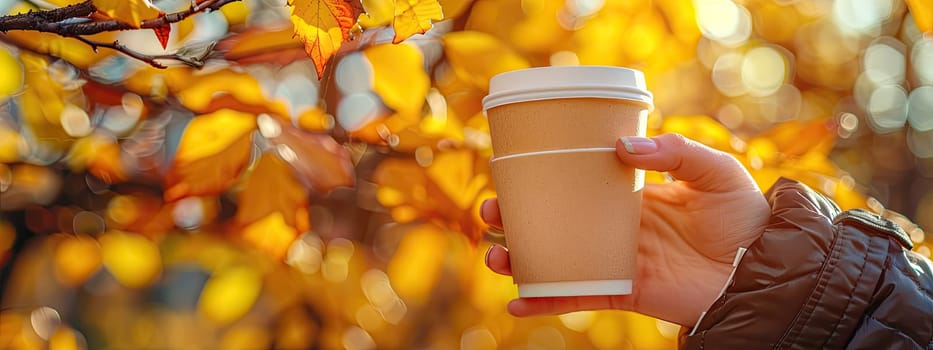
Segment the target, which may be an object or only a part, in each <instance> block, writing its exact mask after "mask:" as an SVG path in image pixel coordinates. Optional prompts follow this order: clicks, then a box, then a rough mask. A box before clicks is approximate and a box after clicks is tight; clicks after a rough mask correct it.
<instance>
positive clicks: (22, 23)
mask: <svg viewBox="0 0 933 350" xmlns="http://www.w3.org/2000/svg"><path fill="white" fill-rule="evenodd" d="M95 11H97V8H96V7H94V5H93V4H91V2H90V1H85V2H82V3H79V4H74V5H69V6H65V7H62V8H57V9H53V10H42V11H30V12H27V13H21V14H17V15H10V16H3V17H0V32H6V31H10V30H39V29H38V27H39V26H41V25H43V24H48V23H58V22H61V21H64V20H66V19H71V18H79V17H87V16H90V15H91V14H92V13H94V12H95Z"/></svg>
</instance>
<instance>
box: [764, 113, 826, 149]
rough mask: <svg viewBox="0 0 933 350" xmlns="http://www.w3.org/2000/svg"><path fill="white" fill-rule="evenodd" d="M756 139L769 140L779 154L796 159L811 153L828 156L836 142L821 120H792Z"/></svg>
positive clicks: (824, 122) (824, 121)
mask: <svg viewBox="0 0 933 350" xmlns="http://www.w3.org/2000/svg"><path fill="white" fill-rule="evenodd" d="M757 137H761V138H766V139H769V140H771V141H772V142H774V143H775V144H776V145H777V148H778V151H779V152H781V153H782V154H785V155H788V156H793V157H796V156H800V155H803V154H805V153H807V152H811V151H819V152H821V153H822V154H824V155H826V154H829V151H831V150H832V146H833V144H834V143H835V141H836V132H835V130H834V129H833V128H832V127H831V125H829V124H828V123H827V122H826V120H823V119H817V120H813V121H808V122H802V121H796V120H792V121H787V122H784V123H781V124H778V125H776V126H774V127H773V128H771V129H770V130H768V131H766V132H764V133H763V134H761V135H758V136H757Z"/></svg>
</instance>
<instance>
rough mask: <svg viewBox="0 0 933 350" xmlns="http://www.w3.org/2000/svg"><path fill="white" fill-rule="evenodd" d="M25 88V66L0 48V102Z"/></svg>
mask: <svg viewBox="0 0 933 350" xmlns="http://www.w3.org/2000/svg"><path fill="white" fill-rule="evenodd" d="M22 87H23V66H22V65H20V63H19V61H17V60H16V58H14V57H13V55H12V54H10V51H7V50H6V49H4V48H0V102H3V101H6V98H7V97H8V96H10V95H12V94H14V93H16V92H17V91H19V89H20V88H22Z"/></svg>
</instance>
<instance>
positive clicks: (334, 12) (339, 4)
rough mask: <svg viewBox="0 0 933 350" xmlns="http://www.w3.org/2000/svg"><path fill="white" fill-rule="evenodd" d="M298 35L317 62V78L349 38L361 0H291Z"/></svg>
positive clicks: (310, 55)
mask: <svg viewBox="0 0 933 350" xmlns="http://www.w3.org/2000/svg"><path fill="white" fill-rule="evenodd" d="M288 6H289V8H290V10H291V20H292V24H294V25H295V36H297V37H298V40H300V41H301V42H302V43H304V45H305V52H307V53H308V56H309V57H311V60H312V61H314V68H315V69H316V70H317V76H318V78H320V77H322V76H323V75H324V66H325V65H326V64H327V61H329V60H330V59H331V58H332V57H334V55H336V54H337V50H339V49H340V45H341V44H343V43H344V42H345V41H347V40H349V39H350V28H353V26H354V25H356V21H357V18H358V17H359V16H360V12H362V6H361V5H360V2H359V0H288Z"/></svg>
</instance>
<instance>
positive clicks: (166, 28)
mask: <svg viewBox="0 0 933 350" xmlns="http://www.w3.org/2000/svg"><path fill="white" fill-rule="evenodd" d="M159 17H165V13H164V12H159ZM152 31H153V32H154V33H155V35H156V38H158V39H159V44H162V49H163V50H165V48H166V47H167V46H168V37H169V35H171V34H172V26H171V25H170V24H168V23H166V24H164V25H162V26H159V27H153V28H152Z"/></svg>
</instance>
